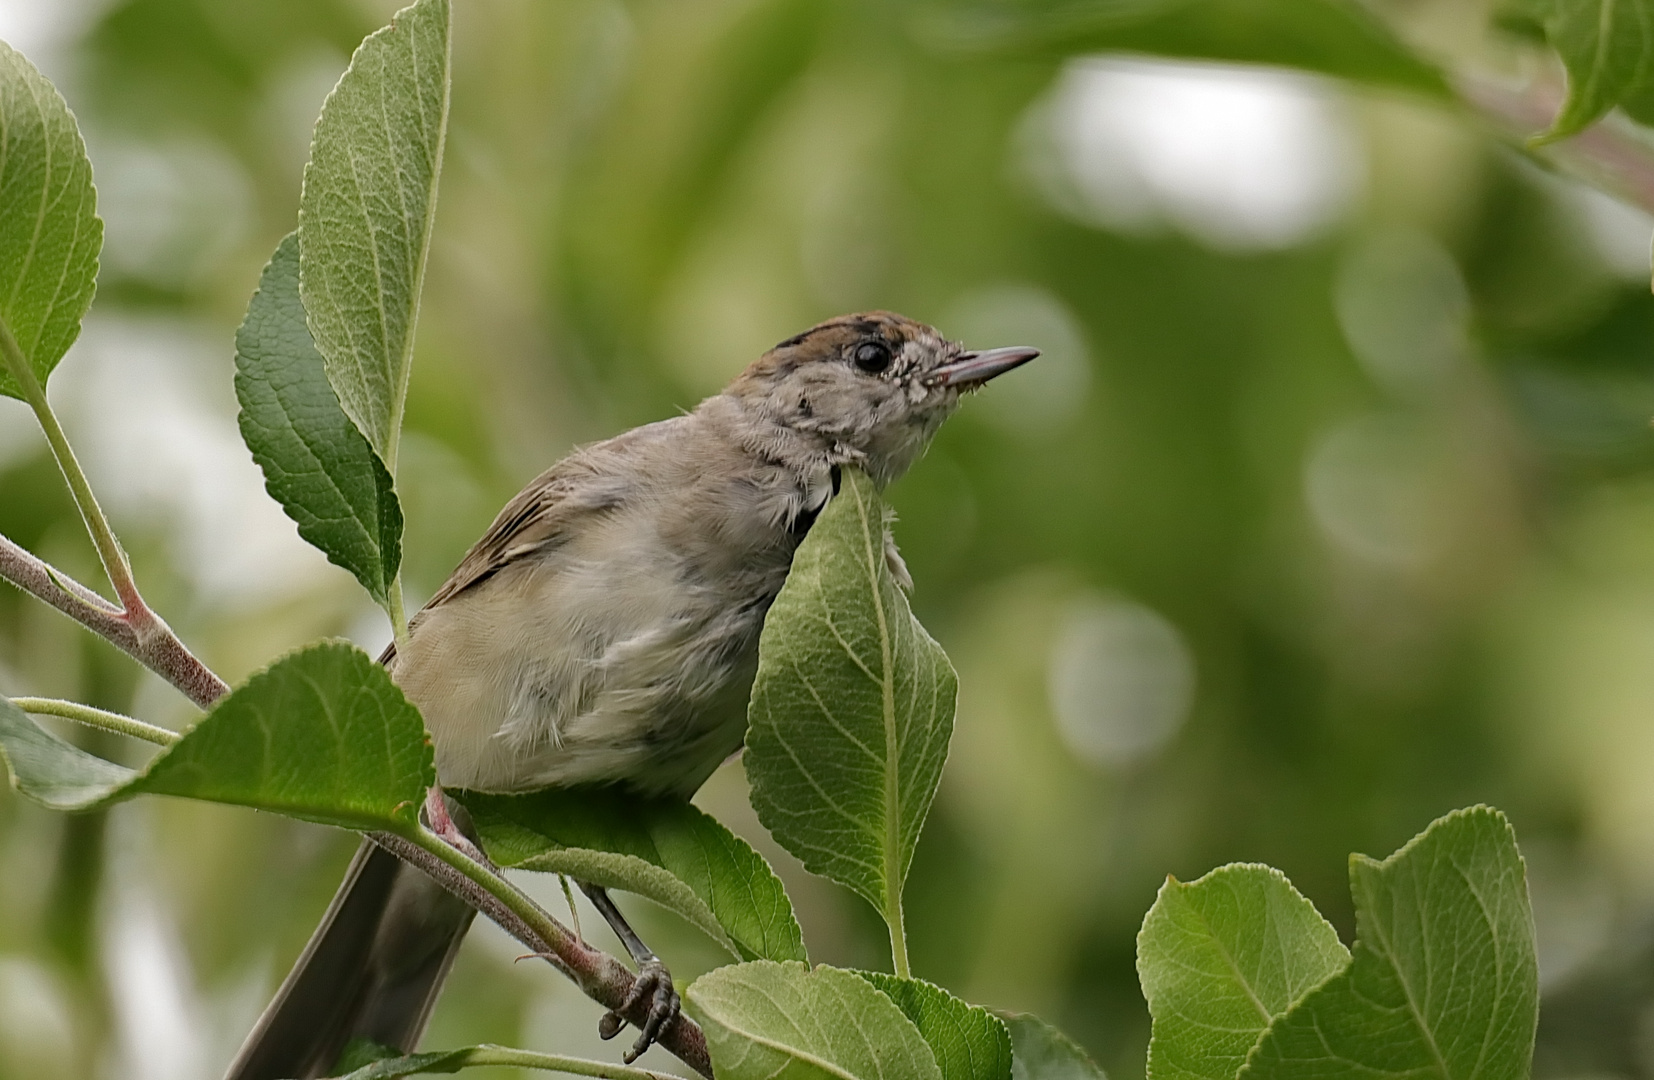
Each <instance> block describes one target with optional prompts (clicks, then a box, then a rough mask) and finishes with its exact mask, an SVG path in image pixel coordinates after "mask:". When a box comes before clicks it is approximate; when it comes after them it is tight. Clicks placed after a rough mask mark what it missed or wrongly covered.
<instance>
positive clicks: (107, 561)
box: [0, 319, 148, 628]
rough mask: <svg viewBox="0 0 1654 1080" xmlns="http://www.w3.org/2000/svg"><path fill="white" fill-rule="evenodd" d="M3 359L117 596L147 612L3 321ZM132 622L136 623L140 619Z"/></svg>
mask: <svg viewBox="0 0 1654 1080" xmlns="http://www.w3.org/2000/svg"><path fill="white" fill-rule="evenodd" d="M0 357H3V358H4V360H5V364H6V370H7V371H9V372H10V373H11V377H12V378H13V379H16V380H17V385H18V386H19V387H20V388H21V389H22V391H23V400H24V401H26V402H27V403H28V405H29V408H31V409H33V410H34V415H35V419H37V420H39V421H40V428H41V430H42V431H44V432H45V433H46V442H47V443H48V444H50V446H51V448H52V456H53V457H55V458H56V459H57V465H58V468H59V469H61V470H62V471H63V479H64V481H65V482H66V483H68V485H69V493H70V494H71V495H73V496H74V499H75V507H76V508H77V509H78V510H79V511H80V516H81V520H83V521H84V522H86V531H87V532H88V533H90V534H91V537H92V543H93V545H94V546H95V547H96V548H97V549H98V558H99V559H101V560H102V561H103V569H104V572H105V573H106V574H108V575H109V582H110V584H111V585H113V586H114V587H115V595H117V596H119V597H120V598H121V603H122V604H123V605H124V606H125V608H126V611H127V615H128V617H129V618H132V617H133V616H134V614H135V613H136V612H137V611H139V610H142V611H145V612H147V611H148V608H147V607H145V606H144V601H143V597H141V596H139V595H138V586H137V585H136V584H135V583H134V582H133V580H132V565H131V563H129V562H128V561H127V558H126V552H125V551H123V550H121V545H120V542H119V541H118V540H116V539H115V533H114V530H112V529H111V528H110V527H109V519H108V518H106V517H104V514H103V508H102V507H100V506H99V505H98V500H97V496H95V495H93V494H92V485H91V484H90V483H89V482H88V481H87V479H86V473H85V472H83V471H82V470H81V467H80V462H79V461H78V460H77V459H76V458H75V451H74V449H73V448H72V447H70V445H69V439H68V436H66V435H65V434H64V433H63V426H62V425H61V424H59V423H58V420H57V414H56V413H54V412H53V411H52V406H51V404H50V403H49V402H48V401H47V400H46V388H45V387H44V386H42V385H41V384H40V380H39V379H37V378H36V377H35V373H34V368H33V367H31V366H30V365H29V361H28V358H27V357H25V356H24V355H23V350H22V348H21V347H19V345H18V344H17V339H16V338H15V337H13V336H12V332H11V327H9V326H7V325H6V322H5V320H4V319H0ZM133 621H134V623H135V624H136V622H137V620H136V619H134V620H133ZM135 628H136V627H135Z"/></svg>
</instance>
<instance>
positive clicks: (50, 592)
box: [0, 536, 712, 1076]
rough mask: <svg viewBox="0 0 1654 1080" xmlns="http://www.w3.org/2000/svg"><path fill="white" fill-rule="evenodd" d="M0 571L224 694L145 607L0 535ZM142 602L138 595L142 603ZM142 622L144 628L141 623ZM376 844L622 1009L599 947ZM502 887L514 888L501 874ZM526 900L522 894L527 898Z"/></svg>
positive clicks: (429, 860)
mask: <svg viewBox="0 0 1654 1080" xmlns="http://www.w3.org/2000/svg"><path fill="white" fill-rule="evenodd" d="M0 578H3V579H5V580H6V581H9V582H11V583H12V584H13V585H16V586H17V587H18V588H19V589H22V590H23V591H24V592H26V593H28V594H30V595H31V596H34V597H37V598H39V599H40V600H43V601H45V602H46V603H48V604H50V605H51V606H52V607H55V608H57V609H58V610H59V611H61V612H63V613H64V614H65V615H67V616H69V617H70V618H71V619H74V620H75V621H76V622H78V623H80V624H81V625H82V626H84V627H86V628H87V629H88V630H90V631H92V632H93V633H94V634H97V635H98V636H99V637H102V638H103V639H105V640H106V641H109V642H111V643H112V644H114V645H115V647H116V648H119V649H120V650H121V651H123V652H125V653H126V654H127V655H129V656H131V657H132V658H133V659H134V660H136V661H138V662H139V663H140V664H142V665H144V666H145V667H147V668H149V669H150V670H151V671H153V672H155V673H156V674H158V675H160V676H161V677H162V678H164V679H166V680H167V681H168V682H170V683H171V684H172V685H173V686H176V687H177V688H178V689H179V690H180V691H182V692H183V693H184V695H185V696H186V697H188V698H189V699H190V700H191V701H193V702H195V703H196V704H197V705H199V706H201V707H202V708H203V709H205V708H210V707H211V706H212V704H213V702H215V701H217V700H218V699H219V698H221V697H223V696H224V695H225V694H227V693H229V690H230V688H229V686H228V685H227V684H226V683H225V682H224V681H223V680H222V679H220V678H219V677H218V676H217V675H215V674H213V673H212V671H211V670H209V669H208V668H207V666H206V665H205V664H203V663H201V661H200V660H198V659H196V658H195V656H193V655H192V654H191V653H190V651H189V650H188V649H186V648H185V647H184V644H183V642H181V641H179V640H178V637H177V635H175V634H174V633H173V632H172V630H171V629H169V628H168V627H167V625H166V623H164V622H163V621H161V619H160V618H159V617H158V616H156V615H155V614H154V613H153V612H151V611H150V610H149V609H148V608H147V607H142V606H140V608H139V616H138V618H136V619H134V618H133V617H131V616H130V615H128V614H127V613H124V612H122V611H121V610H120V609H119V608H117V607H115V606H114V605H113V604H111V603H110V602H109V601H107V600H105V599H104V598H103V597H101V596H99V595H98V594H97V593H95V592H93V591H92V590H91V589H88V588H87V587H86V586H84V585H82V584H80V583H79V582H77V581H75V580H74V579H72V578H70V577H68V576H67V575H65V574H62V573H59V572H58V571H57V570H54V569H53V568H52V567H51V566H49V565H47V564H46V563H45V562H43V561H42V560H41V559H39V558H37V557H35V556H34V555H32V554H30V553H29V552H28V551H25V550H24V549H23V548H21V547H19V546H17V545H16V544H14V543H12V542H11V541H10V540H8V539H7V538H6V537H4V536H0ZM139 603H140V605H141V603H142V602H141V601H140V602H139ZM140 627H141V629H140ZM370 835H371V836H372V838H373V840H374V842H375V843H377V844H379V845H380V846H381V847H383V848H385V849H386V850H387V851H390V852H391V853H393V854H395V855H396V856H397V857H398V858H400V859H402V860H403V861H405V862H408V863H410V864H412V865H414V866H417V867H418V868H419V869H421V870H423V871H424V872H425V873H427V874H429V875H430V876H431V877H432V878H433V879H434V880H436V881H437V882H439V883H440V884H442V886H443V887H444V888H446V889H448V891H450V892H452V893H454V894H455V895H456V896H458V897H460V898H461V899H462V900H464V901H465V902H466V903H468V904H470V905H471V906H473V907H475V908H476V909H477V910H478V911H480V912H482V913H483V914H484V915H486V916H488V917H489V918H490V919H492V920H493V921H494V922H496V923H498V924H499V925H500V926H501V927H502V928H503V929H504V930H505V932H506V933H508V934H510V935H511V936H512V937H514V938H516V939H517V940H518V941H520V942H522V943H523V944H524V945H525V946H527V947H528V948H529V949H530V950H532V951H533V952H535V953H538V954H540V955H542V956H544V957H546V958H547V959H548V960H549V961H550V962H551V964H552V966H554V967H556V968H557V969H558V970H559V971H561V972H562V973H563V974H565V975H567V976H568V977H569V978H570V979H571V980H573V981H574V983H575V985H576V986H578V987H580V989H581V991H583V992H584V993H585V994H586V996H587V997H590V998H591V999H592V1000H593V1001H596V1002H597V1003H598V1004H599V1005H602V1006H603V1007H604V1008H606V1009H611V1010H620V1009H621V1007H622V1006H623V1005H625V1003H626V998H627V994H628V992H629V991H630V990H631V988H632V983H633V982H634V981H635V976H633V974H632V972H631V971H630V970H629V969H628V968H627V967H626V966H625V965H624V964H622V963H621V962H620V961H619V960H616V959H615V958H614V957H612V956H610V955H609V954H608V953H605V952H603V951H601V950H599V949H594V948H591V947H590V946H588V945H586V944H585V943H584V942H582V941H581V940H580V939H579V938H578V937H577V936H576V935H574V934H570V933H567V932H566V931H565V932H564V933H563V934H562V935H561V936H560V937H559V938H558V939H557V940H551V939H550V938H551V937H552V936H554V935H548V934H545V933H541V932H540V931H538V930H536V929H535V928H534V927H533V926H531V925H530V924H529V922H528V921H527V920H525V919H524V918H523V917H522V916H520V915H518V914H517V913H516V912H514V911H512V910H511V908H510V907H509V906H508V905H507V904H506V903H505V902H504V901H503V900H502V899H501V898H500V897H499V896H497V895H495V894H494V893H492V892H490V891H489V890H488V889H487V888H485V887H483V886H482V885H481V884H479V883H477V882H475V881H472V880H471V879H470V878H467V877H466V876H465V875H464V874H462V873H460V872H459V871H458V870H456V869H454V868H453V867H451V866H449V865H448V864H447V863H446V862H444V861H443V860H442V859H440V858H438V857H437V856H436V855H434V854H432V853H431V852H428V851H426V850H424V849H423V848H421V847H419V846H418V845H417V844H414V843H412V842H411V841H409V840H406V839H403V838H402V837H399V836H396V835H394V834H391V833H372V834H370ZM496 880H497V881H498V883H499V885H500V886H503V887H505V888H510V889H514V886H512V885H511V884H510V883H509V882H507V881H505V880H504V879H503V878H498V879H496ZM524 900H525V901H526V898H524ZM544 917H545V920H546V925H547V926H550V927H553V928H560V927H561V924H559V923H557V922H556V920H555V919H552V918H551V916H550V915H545V916H544ZM648 1011H649V1003H648V1001H647V1000H642V1001H638V1002H634V1003H633V1005H632V1007H631V1008H630V1009H629V1010H626V1011H625V1012H624V1015H625V1017H626V1019H627V1020H628V1021H629V1022H630V1023H632V1024H634V1025H636V1026H637V1027H638V1028H639V1029H641V1028H642V1027H643V1024H644V1022H645V1021H646V1020H647V1019H648ZM660 1043H661V1045H662V1046H664V1047H666V1049H667V1050H669V1051H671V1052H672V1053H673V1054H676V1055H677V1056H678V1058H680V1059H681V1060H682V1061H683V1063H684V1064H686V1065H688V1066H689V1067H690V1068H692V1069H694V1070H695V1071H696V1072H698V1073H701V1074H702V1075H704V1076H711V1075H712V1061H711V1058H710V1057H709V1055H708V1054H707V1049H706V1036H705V1035H704V1034H703V1033H702V1031H701V1029H700V1027H699V1026H698V1025H696V1023H695V1022H694V1021H693V1020H691V1019H690V1018H689V1017H687V1016H679V1017H678V1020H677V1022H676V1023H675V1024H673V1025H672V1027H671V1028H669V1029H668V1030H667V1031H666V1032H665V1033H663V1034H662V1036H661V1038H660Z"/></svg>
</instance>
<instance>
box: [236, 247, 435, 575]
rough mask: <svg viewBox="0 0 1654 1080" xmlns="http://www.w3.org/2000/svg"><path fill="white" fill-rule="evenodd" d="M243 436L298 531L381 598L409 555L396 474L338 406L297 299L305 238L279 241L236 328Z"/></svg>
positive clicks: (272, 491)
mask: <svg viewBox="0 0 1654 1080" xmlns="http://www.w3.org/2000/svg"><path fill="white" fill-rule="evenodd" d="M235 347H236V353H235V367H236V375H235V393H236V398H237V400H239V401H240V402H241V416H240V422H241V437H242V439H243V440H245V441H246V443H247V448H248V449H249V450H251V451H252V452H253V460H255V461H257V462H258V464H259V468H261V469H263V470H264V486H265V488H266V489H267V490H268V491H269V492H270V497H271V498H273V499H275V500H276V501H277V502H279V503H280V504H281V506H282V509H283V510H286V511H287V516H288V517H290V518H292V519H293V520H294V521H295V522H297V523H298V526H299V535H300V536H302V537H304V538H305V539H306V540H308V541H309V542H310V543H312V544H314V545H315V546H316V547H318V548H320V549H321V550H322V552H323V553H324V554H326V555H327V557H328V560H329V561H331V562H333V563H335V564H337V565H339V566H342V567H344V568H345V569H346V570H349V571H350V572H351V573H352V574H355V575H356V580H357V581H360V582H361V583H362V587H363V588H365V589H366V590H367V591H368V593H369V594H370V595H372V597H373V598H374V599H375V600H377V601H378V602H379V603H380V605H381V606H383V605H385V604H387V603H388V599H387V590H388V589H389V588H390V586H391V582H392V581H394V580H395V579H396V571H397V567H398V566H399V565H400V563H401V560H402V507H401V505H400V504H399V503H398V502H397V499H396V491H395V490H394V488H393V487H392V484H391V475H390V473H389V472H387V471H386V470H385V466H384V464H383V463H382V462H381V461H380V460H379V457H378V455H376V454H375V453H374V452H373V449H372V447H370V446H368V443H367V440H366V439H364V438H363V437H362V433H361V432H359V431H357V430H356V426H355V425H354V424H352V423H351V421H350V418H349V417H348V416H346V415H345V413H344V410H343V409H341V408H340V407H339V399H338V397H337V396H335V395H334V393H333V388H332V387H331V386H329V385H328V381H327V372H326V371H325V370H324V368H323V365H322V357H321V354H320V353H318V352H317V351H316V347H315V344H314V343H313V342H312V341H311V340H310V330H309V328H308V327H306V326H305V321H304V305H303V304H302V303H301V302H300V301H299V240H298V234H297V233H289V234H288V235H287V237H286V238H285V239H284V240H282V242H281V244H280V246H278V247H277V248H276V253H275V254H274V255H273V256H271V258H270V263H269V265H267V266H266V267H265V268H264V274H263V276H262V277H260V278H259V283H258V291H257V292H255V293H254V294H253V299H252V302H251V303H250V304H248V305H247V317H246V318H245V319H243V320H242V323H241V329H240V330H238V331H237V332H236V336H235Z"/></svg>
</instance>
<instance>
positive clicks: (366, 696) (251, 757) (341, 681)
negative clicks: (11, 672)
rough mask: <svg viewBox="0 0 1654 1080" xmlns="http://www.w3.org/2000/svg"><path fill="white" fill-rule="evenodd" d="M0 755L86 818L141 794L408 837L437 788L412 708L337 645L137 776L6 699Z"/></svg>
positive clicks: (269, 673) (369, 663)
mask: <svg viewBox="0 0 1654 1080" xmlns="http://www.w3.org/2000/svg"><path fill="white" fill-rule="evenodd" d="M0 756H3V757H4V758H5V761H6V764H7V766H8V768H9V769H10V770H11V775H12V783H13V785H14V786H15V787H16V788H17V789H18V790H19V791H20V792H22V793H23V794H24V795H27V796H28V797H29V798H31V799H34V800H35V801H36V802H39V803H42V804H44V805H46V806H48V807H51V808H52V809H54V810H90V809H94V808H97V807H101V806H107V805H109V804H111V803H115V802H119V801H121V800H123V799H128V798H131V797H132V796H134V795H141V794H146V793H147V794H153V795H178V796H182V797H184V798H190V799H205V800H208V801H210V802H221V803H234V804H237V805H240V806H252V807H257V808H258V809H260V810H269V811H272V812H274V813H278V814H286V815H288V816H290V817H297V818H304V819H305V820H307V821H319V822H322V823H324V824H328V825H341V826H344V827H345V828H349V829H390V830H396V831H405V830H406V829H408V828H410V827H411V826H413V825H414V824H415V823H416V822H417V820H418V813H419V807H420V804H421V802H422V801H423V799H424V794H425V791H426V789H427V788H428V787H429V786H430V785H431V784H433V783H435V781H436V769H435V765H434V763H433V758H432V753H431V744H430V740H429V738H428V737H427V736H426V734H425V726H424V724H423V722H422V721H421V720H420V717H419V711H418V710H417V709H415V708H414V707H413V705H412V704H410V703H409V702H408V700H407V698H405V697H403V696H402V691H400V690H398V689H397V688H396V685H395V684H394V683H392V682H391V681H390V676H389V675H387V674H386V673H385V669H384V668H382V667H380V666H379V665H378V664H376V663H374V662H373V660H372V659H371V658H370V657H369V656H368V655H367V654H366V653H364V652H362V650H360V649H358V648H356V647H355V646H353V645H350V644H347V643H344V642H323V643H321V644H318V645H312V646H309V647H307V648H304V649H301V650H299V651H298V652H294V653H290V654H288V655H287V656H285V657H283V658H282V659H280V660H278V661H276V662H275V663H274V664H272V665H270V666H269V667H268V668H266V669H264V670H263V671H261V672H259V673H258V674H256V675H254V676H253V677H252V678H250V679H248V680H247V681H246V682H245V683H243V684H242V685H241V686H240V687H238V688H237V689H236V690H234V691H233V692H232V693H230V694H228V695H227V696H225V697H224V698H223V699H221V700H220V701H219V702H218V704H217V705H215V706H214V707H213V709H212V711H211V712H209V713H208V714H207V715H206V716H205V717H203V718H202V719H201V722H200V723H198V724H196V725H195V727H193V728H192V729H190V731H189V733H188V734H186V735H185V736H184V737H183V738H182V739H180V740H179V741H178V742H176V743H174V744H173V745H172V746H170V747H168V748H167V749H166V750H163V751H162V752H161V753H160V754H157V755H156V756H155V758H154V759H153V760H151V761H150V763H149V765H148V766H146V767H145V768H144V769H143V770H141V771H134V770H131V769H127V768H123V767H122V766H119V765H114V764H112V763H110V762H107V761H104V760H102V759H101V758H96V757H93V756H92V755H90V754H87V753H86V752H85V751H83V750H79V749H77V748H76V747H74V746H71V745H69V744H68V743H66V742H64V741H63V740H61V739H59V738H57V737H56V736H55V735H51V734H49V733H48V732H46V731H44V730H42V729H41V728H40V727H39V726H38V725H37V724H35V722H34V721H33V720H32V719H30V718H29V717H28V716H27V715H25V714H24V713H22V712H21V711H19V710H18V709H17V708H16V707H15V706H13V705H12V704H11V703H10V702H9V701H4V700H3V699H0Z"/></svg>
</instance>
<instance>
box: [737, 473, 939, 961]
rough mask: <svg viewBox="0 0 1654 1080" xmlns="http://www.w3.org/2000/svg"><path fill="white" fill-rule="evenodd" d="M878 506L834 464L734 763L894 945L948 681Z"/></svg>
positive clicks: (762, 650) (772, 625)
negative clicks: (831, 484) (912, 604)
mask: <svg viewBox="0 0 1654 1080" xmlns="http://www.w3.org/2000/svg"><path fill="white" fill-rule="evenodd" d="M888 516H889V515H888V513H887V512H886V510H885V506H884V503H883V501H882V500H881V499H880V498H879V495H878V492H877V491H875V490H874V488H873V482H872V481H871V480H869V479H868V478H867V477H866V476H865V475H863V474H862V473H860V472H858V471H855V470H851V469H846V470H845V471H844V476H843V482H842V485H841V490H840V491H839V493H838V494H837V495H835V496H834V497H833V499H832V501H831V502H829V503H828V505H827V508H826V509H825V510H823V511H822V513H821V517H820V518H819V519H818V520H817V521H816V523H815V525H814V526H813V527H812V528H811V529H810V534H809V536H808V537H807V538H806V539H805V541H804V543H803V544H802V545H800V547H799V549H798V553H797V554H796V555H795V556H794V557H793V566H792V572H791V573H790V574H789V575H788V577H787V583H786V585H785V586H784V587H783V588H782V589H781V594H780V595H779V596H778V597H777V598H776V601H775V605H774V606H773V607H771V608H770V612H769V617H768V618H767V619H766V620H765V622H764V632H763V635H762V636H761V638H760V640H759V645H758V675H757V679H756V680H755V681H754V683H753V687H752V700H751V704H750V706H749V711H748V721H749V725H750V726H749V728H748V731H747V752H746V767H747V776H748V777H749V778H750V779H751V781H752V804H753V806H754V807H756V808H757V810H758V817H759V820H761V821H762V822H763V823H764V825H765V826H766V827H767V828H768V829H769V830H770V832H771V833H773V834H774V835H775V838H776V839H777V840H779V841H780V842H781V843H782V844H783V845H784V846H785V847H786V848H787V850H788V851H791V852H792V853H793V854H794V855H797V856H798V857H799V858H800V859H801V860H803V862H804V865H805V866H806V867H808V868H809V869H810V870H812V871H814V872H816V873H818V874H822V875H825V876H826V877H830V878H832V879H833V880H834V881H838V882H841V883H842V884H845V885H848V886H849V887H850V888H852V889H854V890H855V891H856V892H858V893H860V894H861V895H862V896H864V897H866V898H867V899H868V901H869V902H871V903H872V904H873V906H874V907H876V908H878V909H879V912H880V913H881V914H882V915H883V916H884V918H885V921H886V923H888V924H889V925H890V933H891V938H892V942H893V943H894V944H895V945H896V948H897V951H898V953H899V954H900V952H901V950H902V949H903V948H904V946H903V945H902V943H901V939H902V929H901V894H902V883H903V882H904V881H905V880H906V878H907V871H908V867H909V865H910V864H911V863H912V860H913V849H914V845H915V844H916V843H917V842H918V839H919V830H920V829H921V828H922V827H923V825H924V822H925V815H926V813H927V812H928V811H929V809H930V802H931V799H932V797H934V796H935V794H936V785H937V783H938V782H939V781H940V780H941V777H942V763H943V761H944V760H946V758H947V753H948V739H949V737H950V736H951V735H952V733H953V711H954V703H955V697H956V695H957V691H958V679H957V677H956V676H955V675H954V672H953V666H952V665H951V664H949V663H948V658H947V654H946V653H944V652H943V651H942V647H941V646H940V645H938V644H937V643H936V642H935V641H934V640H932V639H931V637H930V635H929V634H927V633H925V628H924V627H922V626H920V625H919V620H917V619H915V618H914V617H913V612H912V611H911V610H910V609H909V608H908V604H907V597H906V596H904V595H903V594H902V591H901V589H899V588H897V586H896V582H895V580H894V579H893V578H892V577H891V574H890V568H889V566H888V564H887V561H886V557H885V543H886V530H887V529H888V527H889V525H888Z"/></svg>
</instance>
